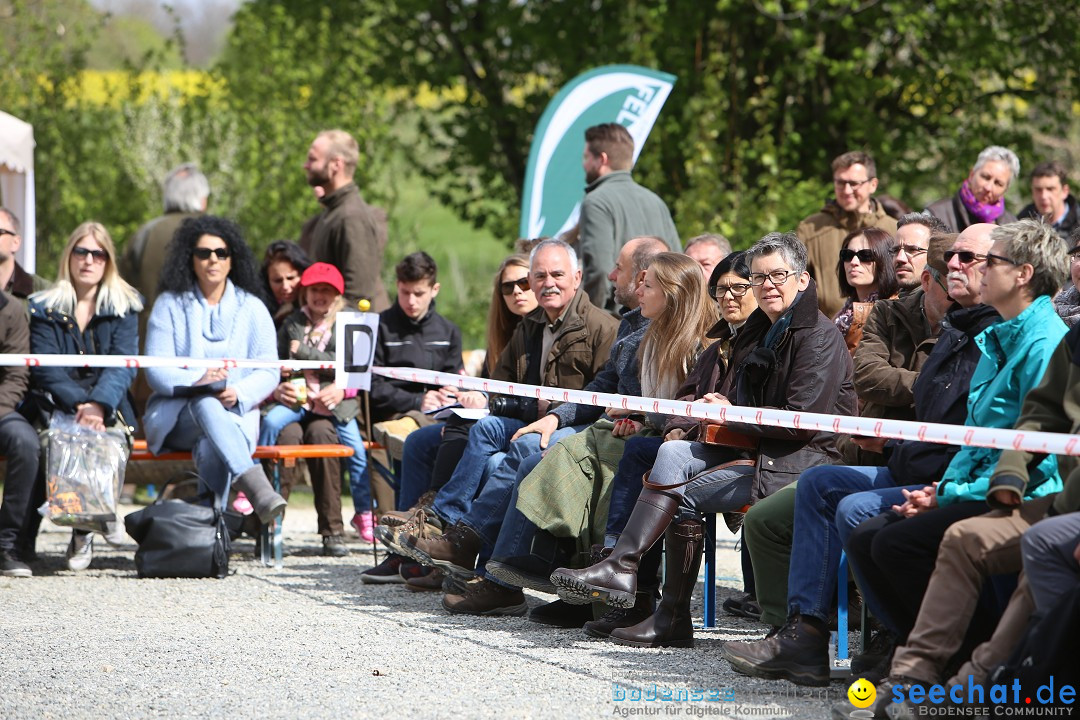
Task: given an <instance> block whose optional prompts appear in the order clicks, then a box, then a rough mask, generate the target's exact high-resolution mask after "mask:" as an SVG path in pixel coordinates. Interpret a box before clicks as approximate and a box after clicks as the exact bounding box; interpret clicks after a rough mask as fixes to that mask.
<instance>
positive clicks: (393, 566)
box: [360, 554, 409, 585]
mask: <svg viewBox="0 0 1080 720" xmlns="http://www.w3.org/2000/svg"><path fill="white" fill-rule="evenodd" d="M408 561H409V559H408V558H406V557H404V556H402V555H394V554H388V555H387V556H386V557H384V558H383V561H382V562H381V563H379V564H378V565H376V566H375V567H373V568H371V569H369V570H365V571H364V572H362V573H360V582H362V583H364V584H365V585H373V584H374V585H384V584H387V583H403V582H405V578H403V577H401V575H400V574H399V571H400V570H401V566H402V564H404V563H406V562H408Z"/></svg>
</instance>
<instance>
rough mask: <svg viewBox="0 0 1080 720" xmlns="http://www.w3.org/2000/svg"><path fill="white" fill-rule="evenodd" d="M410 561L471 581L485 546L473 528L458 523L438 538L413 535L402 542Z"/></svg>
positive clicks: (435, 536)
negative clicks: (411, 559)
mask: <svg viewBox="0 0 1080 720" xmlns="http://www.w3.org/2000/svg"><path fill="white" fill-rule="evenodd" d="M402 544H403V547H404V548H405V549H406V550H407V553H406V554H408V555H409V557H411V558H414V559H415V560H417V561H418V562H421V563H423V564H424V565H433V566H435V567H440V568H442V569H444V570H447V571H449V572H450V573H451V574H453V575H457V576H459V577H461V576H464V577H470V576H472V575H473V574H474V572H475V570H476V555H477V553H479V552H480V547H481V546H482V545H483V544H484V542H483V540H481V539H480V536H479V535H477V534H476V533H475V532H474V531H473V529H472V528H470V527H468V526H467V525H465V524H463V523H461V522H458V523H455V524H454V525H451V526H450V527H449V528H448V529H447V530H446V532H444V533H443V534H441V535H435V534H431V533H429V534H426V535H423V534H421V535H414V534H412V533H410V534H409V535H406V536H405V538H404V540H403V543H402Z"/></svg>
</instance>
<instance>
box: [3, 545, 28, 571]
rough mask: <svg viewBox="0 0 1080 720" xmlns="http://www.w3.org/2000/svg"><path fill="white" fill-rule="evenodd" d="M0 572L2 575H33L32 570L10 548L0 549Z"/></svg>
mask: <svg viewBox="0 0 1080 720" xmlns="http://www.w3.org/2000/svg"><path fill="white" fill-rule="evenodd" d="M0 574H3V575H4V577H33V576H34V571H33V570H31V569H30V566H29V565H27V564H26V563H24V562H23V561H22V560H20V559H19V556H18V555H16V554H15V552H14V551H12V550H0Z"/></svg>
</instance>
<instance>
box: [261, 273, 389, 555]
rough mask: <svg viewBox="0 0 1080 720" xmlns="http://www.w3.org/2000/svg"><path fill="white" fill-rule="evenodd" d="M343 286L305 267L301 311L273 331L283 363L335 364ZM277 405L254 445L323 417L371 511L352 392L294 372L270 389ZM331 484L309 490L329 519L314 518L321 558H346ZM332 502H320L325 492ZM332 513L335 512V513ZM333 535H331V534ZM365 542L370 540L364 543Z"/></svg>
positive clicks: (355, 490) (329, 376) (326, 376)
mask: <svg viewBox="0 0 1080 720" xmlns="http://www.w3.org/2000/svg"><path fill="white" fill-rule="evenodd" d="M344 291H345V281H344V279H343V278H342V276H341V272H340V271H339V270H338V269H337V268H336V267H334V266H333V265H330V264H329V263H322V262H317V263H314V264H313V265H311V266H310V267H308V269H307V270H305V271H304V274H303V275H302V276H301V278H300V294H299V303H300V309H299V310H297V311H295V312H293V313H292V314H291V315H290V316H289V317H288V318H286V319H285V322H284V323H283V324H282V326H281V330H280V331H279V332H278V351H279V353H280V356H281V357H282V358H286V357H287V358H289V359H296V360H315V361H324V362H332V361H333V360H334V320H335V318H336V317H337V313H338V311H339V310H341V309H342V308H343V307H344V306H345V298H344ZM273 398H274V400H275V401H276V402H275V403H274V404H273V405H272V406H271V407H270V409H269V410H268V411H267V413H266V414H265V415H264V416H263V419H262V426H261V428H260V430H259V444H260V445H273V444H274V443H275V442H276V441H277V436H278V434H279V433H280V432H281V430H282V428H284V427H285V426H286V425H288V424H289V423H293V422H300V421H302V420H304V419H305V418H307V417H308V416H309V415H312V414H314V415H317V416H321V417H325V418H327V419H328V420H330V421H331V422H332V423H333V424H334V429H335V430H336V431H337V436H338V440H339V441H340V442H341V444H342V445H347V446H349V447H351V448H353V450H354V453H353V456H352V457H351V458H349V460H348V465H347V467H348V470H349V484H350V486H351V487H350V489H351V491H352V495H353V498H354V499H355V498H357V497H359V498H360V502H363V499H364V498H366V499H367V503H366V505H365V507H368V508H370V507H371V489H370V486H369V478H368V469H367V456H366V454H365V452H364V439H363V437H361V435H360V429H359V427H358V425H357V422H356V416H357V415H358V414H359V412H360V406H359V404H358V403H357V401H356V397H355V393H349V395H346V393H345V391H344V390H342V389H340V388H338V387H336V386H335V385H334V371H333V370H304V371H301V372H295V373H293V374H292V376H291V377H290V378H289V379H288V380H287V381H285V382H282V383H281V384H280V385H278V387H277V388H276V389H275V390H274V395H273ZM334 485H335V483H334V481H333V479H331V478H327V479H326V487H325V488H313V489H314V490H315V492H316V495H317V497H316V498H315V501H316V502H315V504H316V509H317V510H319V511H320V516H321V515H322V514H323V511H326V512H327V514H328V515H329V517H326V518H324V517H320V518H319V532H320V534H321V535H323V554H325V555H334V556H343V555H347V554H348V548H346V547H345V542H344V536H343V530H342V529H341V488H340V486H338V487H337V488H336V492H335V491H334ZM327 490H329V491H330V492H329V494H331V495H333V497H327V498H323V497H321V495H323V494H324V493H327ZM335 508H336V512H335V511H334V509H335ZM335 531H336V532H335ZM367 539H368V540H369V541H370V538H367Z"/></svg>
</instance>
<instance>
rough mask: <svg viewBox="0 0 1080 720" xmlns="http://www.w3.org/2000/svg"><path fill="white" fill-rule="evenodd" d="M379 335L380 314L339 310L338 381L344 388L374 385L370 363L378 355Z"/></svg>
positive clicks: (336, 337)
mask: <svg viewBox="0 0 1080 720" xmlns="http://www.w3.org/2000/svg"><path fill="white" fill-rule="evenodd" d="M378 339H379V316H378V314H376V313H362V312H339V313H338V314H337V319H336V320H335V322H334V353H335V360H336V362H335V369H334V384H335V385H337V386H338V387H339V388H343V389H345V388H348V389H353V390H370V389H371V363H372V361H373V360H374V359H375V343H376V342H377V341H378Z"/></svg>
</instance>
